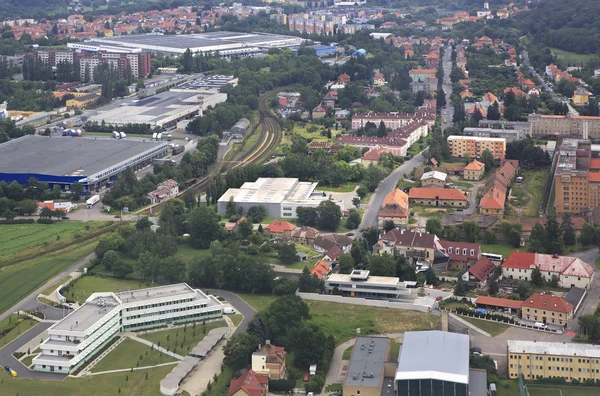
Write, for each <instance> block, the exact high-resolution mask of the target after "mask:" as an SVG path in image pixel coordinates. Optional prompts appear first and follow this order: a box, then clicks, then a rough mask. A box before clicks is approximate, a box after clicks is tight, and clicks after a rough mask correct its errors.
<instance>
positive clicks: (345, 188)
mask: <svg viewBox="0 0 600 396" xmlns="http://www.w3.org/2000/svg"><path fill="white" fill-rule="evenodd" d="M356 187H358V185H357V184H355V183H343V184H340V186H339V187H330V186H318V187H317V190H318V191H331V192H342V193H348V192H352V191H354V189H355V188H356Z"/></svg>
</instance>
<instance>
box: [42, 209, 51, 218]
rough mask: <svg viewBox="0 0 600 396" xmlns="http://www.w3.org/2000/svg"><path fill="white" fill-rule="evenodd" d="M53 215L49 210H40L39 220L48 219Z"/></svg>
mask: <svg viewBox="0 0 600 396" xmlns="http://www.w3.org/2000/svg"><path fill="white" fill-rule="evenodd" d="M53 215H54V212H53V211H52V209H50V208H42V210H40V219H50V218H52V217H53Z"/></svg>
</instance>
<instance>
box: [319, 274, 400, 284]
mask: <svg viewBox="0 0 600 396" xmlns="http://www.w3.org/2000/svg"><path fill="white" fill-rule="evenodd" d="M327 282H346V283H366V284H374V285H382V286H384V285H385V286H398V285H399V284H400V278H394V277H391V276H369V277H368V278H367V280H364V281H363V280H354V279H352V278H351V275H350V274H331V275H329V277H328V278H327Z"/></svg>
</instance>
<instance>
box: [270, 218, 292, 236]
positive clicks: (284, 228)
mask: <svg viewBox="0 0 600 396" xmlns="http://www.w3.org/2000/svg"><path fill="white" fill-rule="evenodd" d="M295 229H296V226H295V225H294V224H292V223H289V222H287V221H283V220H275V221H273V222H272V223H271V224H269V225H268V226H266V227H265V231H266V232H267V233H269V234H271V235H276V236H279V237H291V236H292V231H294V230H295Z"/></svg>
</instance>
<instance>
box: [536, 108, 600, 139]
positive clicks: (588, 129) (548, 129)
mask: <svg viewBox="0 0 600 396" xmlns="http://www.w3.org/2000/svg"><path fill="white" fill-rule="evenodd" d="M528 121H529V123H530V124H531V136H559V137H577V138H582V139H590V138H598V137H600V117H591V116H573V115H541V114H530V115H529V117H528Z"/></svg>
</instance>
